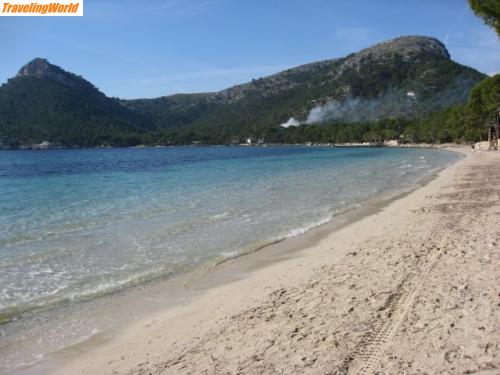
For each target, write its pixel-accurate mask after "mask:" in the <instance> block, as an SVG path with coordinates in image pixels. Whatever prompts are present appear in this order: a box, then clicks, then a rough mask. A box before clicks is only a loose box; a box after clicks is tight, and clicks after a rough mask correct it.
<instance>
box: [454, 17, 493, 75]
mask: <svg viewBox="0 0 500 375" xmlns="http://www.w3.org/2000/svg"><path fill="white" fill-rule="evenodd" d="M447 47H448V50H449V51H450V54H451V57H452V58H453V59H454V60H456V61H458V62H459V63H462V64H464V65H468V66H474V67H475V68H476V69H478V70H480V71H482V72H483V73H487V74H490V75H493V74H496V73H499V70H500V41H499V39H498V36H497V35H496V33H495V31H494V30H493V29H490V28H484V27H480V28H476V27H470V28H468V29H465V30H461V31H454V32H451V33H450V34H449V37H448V43H447Z"/></svg>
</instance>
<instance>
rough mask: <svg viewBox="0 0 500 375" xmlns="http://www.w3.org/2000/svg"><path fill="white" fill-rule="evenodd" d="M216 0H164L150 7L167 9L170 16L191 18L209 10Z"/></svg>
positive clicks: (157, 9) (151, 8)
mask: <svg viewBox="0 0 500 375" xmlns="http://www.w3.org/2000/svg"><path fill="white" fill-rule="evenodd" d="M214 4H216V0H202V1H191V2H188V1H182V0H163V1H158V2H155V3H153V4H152V5H151V7H150V8H149V9H150V10H153V11H158V12H164V11H167V12H168V13H169V15H170V16H172V17H175V18H191V17H195V16H199V15H201V14H204V13H205V12H206V11H208V10H209V9H210V8H211V6H212V5H214Z"/></svg>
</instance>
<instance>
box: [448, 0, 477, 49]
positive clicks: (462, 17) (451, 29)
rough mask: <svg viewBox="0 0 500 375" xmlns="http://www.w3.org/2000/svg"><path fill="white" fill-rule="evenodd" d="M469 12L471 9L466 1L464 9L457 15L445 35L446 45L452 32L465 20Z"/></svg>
mask: <svg viewBox="0 0 500 375" xmlns="http://www.w3.org/2000/svg"><path fill="white" fill-rule="evenodd" d="M468 12H470V10H469V4H467V3H466V2H465V1H464V6H463V8H462V11H461V12H460V15H459V16H458V17H457V19H456V20H455V22H454V23H453V24H452V25H451V26H450V28H449V29H448V30H447V31H446V34H445V35H444V37H443V42H444V44H445V45H446V44H448V39H449V38H450V35H451V33H452V32H453V31H454V30H456V28H457V27H458V25H460V23H461V22H462V21H463V20H464V18H465V16H466V15H467V13H468Z"/></svg>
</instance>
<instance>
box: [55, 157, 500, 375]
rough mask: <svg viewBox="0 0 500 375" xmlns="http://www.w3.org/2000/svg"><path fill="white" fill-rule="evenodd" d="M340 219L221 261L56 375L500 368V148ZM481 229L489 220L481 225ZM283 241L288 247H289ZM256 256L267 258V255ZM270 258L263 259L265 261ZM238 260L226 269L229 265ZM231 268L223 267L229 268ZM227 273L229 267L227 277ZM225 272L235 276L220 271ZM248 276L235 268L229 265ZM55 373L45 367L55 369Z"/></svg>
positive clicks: (70, 356)
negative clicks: (168, 303) (196, 288)
mask: <svg viewBox="0 0 500 375" xmlns="http://www.w3.org/2000/svg"><path fill="white" fill-rule="evenodd" d="M459 151H460V152H463V153H465V154H466V158H465V159H463V160H461V161H459V162H457V163H456V164H454V165H452V166H451V167H449V168H447V169H445V170H443V171H442V172H440V173H439V175H438V177H437V178H435V179H434V180H432V181H430V182H428V183H427V184H426V185H425V186H423V187H421V188H419V189H417V190H415V191H413V192H411V193H409V194H408V195H405V196H402V197H401V198H400V199H397V200H395V201H392V202H389V203H388V205H387V204H386V205H382V206H376V205H375V206H373V207H372V210H371V214H370V215H368V216H366V214H365V215H364V216H361V217H359V218H357V219H356V220H353V221H352V222H351V223H350V224H347V225H345V226H343V227H341V228H340V229H339V228H337V229H336V230H334V231H326V232H325V230H323V231H322V232H320V233H318V232H316V233H311V234H308V235H306V236H302V237H301V238H300V239H298V240H295V241H285V243H283V244H282V245H281V246H288V247H290V249H291V248H295V251H294V252H292V253H290V252H289V251H284V250H287V249H282V250H283V251H282V252H279V251H278V252H276V253H274V259H273V257H272V256H271V255H270V254H267V257H266V254H265V253H266V252H259V253H258V255H257V258H256V264H260V266H259V267H257V268H251V269H249V268H247V267H246V266H245V264H246V265H248V260H245V259H242V258H241V259H237V260H234V261H229V262H226V263H225V264H224V265H222V266H221V267H218V271H217V272H215V273H214V274H213V275H208V276H209V279H210V278H211V279H212V286H210V285H207V286H206V287H205V288H204V289H203V290H204V292H203V294H202V295H201V296H199V297H198V298H196V299H194V300H192V301H191V302H189V303H187V304H184V305H180V306H176V307H173V308H170V309H168V310H165V311H160V312H157V313H154V314H152V315H151V316H149V317H147V318H146V319H144V320H141V321H139V322H136V323H134V324H132V325H130V326H127V327H123V329H122V330H120V332H119V333H117V334H114V335H113V336H112V337H109V335H108V336H107V337H106V339H104V338H103V337H101V336H100V335H97V336H96V337H93V338H91V339H90V340H89V341H88V342H86V343H85V344H83V345H78V346H76V347H75V348H69V349H68V350H65V351H64V352H63V353H60V354H58V355H55V356H54V357H53V359H52V360H51V361H49V364H48V365H47V367H46V369H50V370H51V371H52V370H53V372H54V373H56V374H95V373H100V374H194V373H203V372H207V373H238V372H239V373H280V371H283V372H284V373H297V372H301V373H325V372H332V373H343V372H349V373H356V372H358V371H361V370H365V371H367V372H368V373H372V372H377V371H378V372H382V373H391V374H398V373H402V372H406V373H413V372H416V371H417V370H419V371H421V372H427V373H443V372H446V373H450V372H451V373H462V372H467V371H468V372H478V371H483V370H484V371H495V370H498V369H500V348H499V347H498V345H496V344H495V343H498V341H499V339H500V337H499V333H498V326H499V324H500V312H499V310H498V307H497V305H496V304H497V302H498V301H497V298H498V285H500V273H499V272H498V266H499V264H500V259H499V255H498V254H499V246H500V245H499V243H500V230H499V229H498V228H500V216H499V215H498V210H499V207H500V197H499V195H498V191H499V190H500V182H498V179H496V178H495V179H493V178H492V177H491V176H492V173H493V171H498V164H499V163H500V153H493V152H477V151H473V150H471V149H470V148H462V149H460V150H459ZM485 228H488V230H486V229H485ZM290 249H288V250H290ZM259 257H261V258H259ZM262 265H265V266H264V267H263V266H262ZM231 269H232V271H231ZM224 270H226V271H224ZM225 272H226V273H225ZM227 272H229V274H231V275H233V276H232V278H230V281H227V280H226V281H224V282H222V281H223V280H225V278H224V277H225V276H224V275H226V277H227ZM238 274H239V275H240V276H236V277H235V275H238ZM49 372H50V371H49Z"/></svg>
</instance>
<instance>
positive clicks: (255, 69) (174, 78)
mask: <svg viewBox="0 0 500 375" xmlns="http://www.w3.org/2000/svg"><path fill="white" fill-rule="evenodd" d="M288 68H290V66H288V65H265V66H250V67H238V68H220V69H208V70H199V71H193V72H184V73H178V74H173V75H162V76H155V77H151V78H144V79H139V80H135V81H133V82H132V83H133V84H136V85H139V86H150V85H163V84H170V83H176V82H183V81H191V80H195V79H200V80H203V79H211V78H239V77H246V79H251V78H258V77H261V76H263V75H268V74H273V73H277V72H279V71H282V70H285V69H288ZM243 82H244V81H241V82H239V83H243Z"/></svg>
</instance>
